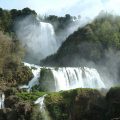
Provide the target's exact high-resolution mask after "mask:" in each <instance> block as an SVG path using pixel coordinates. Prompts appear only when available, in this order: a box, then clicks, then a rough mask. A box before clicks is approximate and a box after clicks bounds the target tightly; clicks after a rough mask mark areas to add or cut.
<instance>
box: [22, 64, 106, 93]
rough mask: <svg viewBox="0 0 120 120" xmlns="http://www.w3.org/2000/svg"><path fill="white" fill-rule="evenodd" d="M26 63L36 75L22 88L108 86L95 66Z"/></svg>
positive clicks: (57, 89) (55, 89) (64, 88)
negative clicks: (48, 65) (45, 65)
mask: <svg viewBox="0 0 120 120" xmlns="http://www.w3.org/2000/svg"><path fill="white" fill-rule="evenodd" d="M24 64H25V65H26V66H28V67H30V68H31V69H32V72H33V75H34V77H33V78H32V80H30V82H29V83H28V85H23V86H20V88H28V89H29V90H30V89H31V88H32V87H33V86H35V85H42V86H46V87H47V89H48V91H60V90H69V89H75V88H97V89H100V88H106V86H105V84H104V82H103V81H102V79H101V77H100V75H99V73H98V72H97V70H96V69H94V68H87V67H83V68H81V67H60V68H54V67H40V66H36V65H33V64H29V63H24ZM51 86H52V87H53V86H54V89H53V88H51ZM48 87H49V88H48ZM51 89H52V90H51Z"/></svg>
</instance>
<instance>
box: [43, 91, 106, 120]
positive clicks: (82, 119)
mask: <svg viewBox="0 0 120 120" xmlns="http://www.w3.org/2000/svg"><path fill="white" fill-rule="evenodd" d="M45 103H46V106H47V108H48V111H49V112H50V115H51V116H52V118H53V120H104V110H105V108H104V100H103V97H102V95H101V94H100V93H99V91H97V90H94V89H75V90H70V91H64V92H59V93H51V94H48V95H47V96H46V99H45Z"/></svg>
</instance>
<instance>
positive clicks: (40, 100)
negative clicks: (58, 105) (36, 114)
mask: <svg viewBox="0 0 120 120" xmlns="http://www.w3.org/2000/svg"><path fill="white" fill-rule="evenodd" d="M46 95H47V94H45V95H43V96H42V97H40V98H38V99H37V100H36V101H35V104H39V106H40V112H41V115H42V117H43V118H42V119H43V120H51V119H50V116H49V113H48V111H47V110H46V106H45V103H44V99H45V96H46Z"/></svg>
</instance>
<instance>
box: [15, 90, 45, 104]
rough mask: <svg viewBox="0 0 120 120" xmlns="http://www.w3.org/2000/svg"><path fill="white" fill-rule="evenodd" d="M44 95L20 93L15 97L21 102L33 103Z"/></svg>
mask: <svg viewBox="0 0 120 120" xmlns="http://www.w3.org/2000/svg"><path fill="white" fill-rule="evenodd" d="M44 94H46V93H45V92H30V93H28V92H22V93H17V94H16V95H17V96H18V97H19V99H20V100H22V101H29V102H31V103H32V102H33V101H35V100H37V99H38V98H39V97H41V96H43V95H44Z"/></svg>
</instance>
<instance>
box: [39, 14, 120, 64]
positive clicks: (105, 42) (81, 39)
mask: <svg viewBox="0 0 120 120" xmlns="http://www.w3.org/2000/svg"><path fill="white" fill-rule="evenodd" d="M109 49H113V50H119V49H120V16H114V15H111V14H108V13H102V15H101V14H100V15H99V16H98V17H97V18H96V19H95V20H94V21H93V22H92V23H90V24H87V25H86V26H84V27H83V28H79V29H78V30H77V31H75V32H74V33H73V34H71V35H70V36H69V37H68V38H67V39H66V41H65V42H64V43H63V44H62V46H61V47H60V48H59V50H58V51H57V53H56V54H54V55H51V56H49V57H47V58H46V59H45V60H43V61H42V62H41V64H42V65H48V66H78V65H80V66H81V65H82V64H83V62H81V61H85V60H86V61H93V62H95V63H99V62H100V61H101V60H103V59H105V52H106V51H107V50H109Z"/></svg>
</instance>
